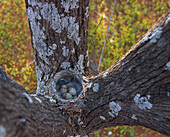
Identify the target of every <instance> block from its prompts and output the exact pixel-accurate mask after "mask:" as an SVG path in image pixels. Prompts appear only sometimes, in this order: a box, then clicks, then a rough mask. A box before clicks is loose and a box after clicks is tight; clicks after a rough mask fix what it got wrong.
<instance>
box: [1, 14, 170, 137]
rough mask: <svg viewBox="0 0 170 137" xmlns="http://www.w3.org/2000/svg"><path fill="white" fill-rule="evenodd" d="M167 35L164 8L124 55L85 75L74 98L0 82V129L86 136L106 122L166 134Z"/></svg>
mask: <svg viewBox="0 0 170 137" xmlns="http://www.w3.org/2000/svg"><path fill="white" fill-rule="evenodd" d="M169 36H170V22H169V13H168V14H166V15H165V16H164V17H163V18H162V19H160V20H159V21H158V22H157V23H156V24H155V25H154V26H153V28H152V29H151V30H149V31H148V33H147V34H146V35H145V37H144V38H143V39H142V40H140V41H139V42H138V43H137V44H136V45H134V46H133V47H132V49H131V50H130V51H129V52H128V53H127V54H126V55H125V56H124V57H123V58H122V60H120V61H118V62H117V63H116V64H115V65H113V66H112V67H110V68H109V69H108V70H107V71H105V72H103V73H101V74H99V75H98V76H97V77H92V78H90V79H88V80H87V81H88V83H87V82H85V83H84V85H83V86H84V87H83V90H82V92H81V94H80V95H79V97H78V98H76V99H73V100H64V99H59V98H55V96H54V97H50V96H47V95H46V96H40V95H39V96H37V95H30V94H27V93H25V92H24V93H23V92H21V91H18V90H15V89H13V88H11V87H10V86H9V85H7V84H4V83H2V82H0V106H1V107H0V129H1V130H0V132H3V135H4V134H5V135H4V136H9V137H10V136H59V137H61V136H71V135H72V136H75V135H80V136H84V135H87V134H88V133H91V132H93V131H95V130H98V129H101V128H105V127H111V126H117V125H142V126H145V127H148V128H151V129H153V130H156V131H158V132H160V133H163V134H166V135H170V131H169V129H170V122H169V121H170V100H169V97H170V93H169V89H170V73H169V70H170V54H169V53H170V39H169ZM61 74H62V73H61ZM68 74H69V73H68ZM2 129H3V130H2Z"/></svg>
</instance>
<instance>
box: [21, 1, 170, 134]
mask: <svg viewBox="0 0 170 137" xmlns="http://www.w3.org/2000/svg"><path fill="white" fill-rule="evenodd" d="M43 4H48V3H43ZM63 4H67V3H63ZM69 4H73V5H72V6H73V7H74V8H75V9H76V10H78V11H79V10H80V9H81V6H80V5H81V4H79V6H80V7H78V8H76V4H75V2H72V3H69ZM61 5H62V3H61ZM29 6H30V7H31V8H30V7H29ZM36 6H37V3H36V2H34V1H33V2H32V3H28V7H27V8H28V9H29V10H28V16H29V20H30V24H31V23H32V24H31V28H32V29H31V30H32V36H33V38H32V39H33V47H34V54H35V58H36V59H37V60H38V61H37V67H38V68H37V72H42V73H38V74H39V75H38V82H39V83H38V93H39V94H44V93H45V92H44V91H46V92H47V89H46V87H48V86H49V87H50V84H51V83H52V82H51V81H52V80H51V81H50V79H48V78H49V77H51V79H55V78H56V77H54V76H52V74H53V73H54V74H53V75H55V73H56V72H55V71H59V70H61V69H65V67H66V68H70V69H72V70H76V71H78V72H79V73H80V74H83V73H84V74H85V73H87V71H85V70H86V69H84V68H87V67H86V64H88V63H87V61H88V60H86V59H85V56H86V55H87V52H86V53H85V52H84V53H82V54H80V53H79V54H78V53H77V51H76V53H77V55H78V56H74V57H72V56H69V53H70V52H69V51H72V52H71V53H72V54H74V50H73V47H74V46H75V44H79V43H78V42H79V37H77V33H78V31H77V30H78V25H79V24H81V23H78V25H77V23H75V21H76V20H75V19H74V18H73V17H72V18H71V17H68V18H66V17H65V16H64V15H63V17H59V16H57V17H56V16H55V17H54V16H49V18H48V16H47V17H44V14H43V12H44V11H49V13H50V14H51V15H53V14H54V15H58V13H57V12H58V11H56V8H55V6H57V7H58V5H57V4H54V3H50V4H49V5H47V7H45V6H42V3H41V2H39V4H38V8H40V9H38V8H35V7H36ZM59 6H60V4H59ZM72 6H70V7H69V8H70V9H71V7H72ZM44 7H45V8H47V10H46V9H45V10H42V9H44ZM62 8H63V9H65V12H66V14H68V15H70V14H71V13H68V10H69V8H68V7H62ZM74 8H73V13H74V12H76V10H75V9H74ZM82 9H84V11H83V10H80V11H82V12H84V13H85V9H86V8H83V6H82ZM40 10H42V11H41V14H42V15H41V16H43V18H45V21H42V22H41V19H40V18H42V17H41V16H40V17H39V16H38V14H37V12H39V11H40ZM34 12H35V13H36V14H37V16H35V13H34ZM46 15H48V13H47V14H46ZM71 15H72V14H71ZM73 15H74V14H73ZM80 15H81V14H80ZM82 15H83V14H82ZM35 17H37V18H38V19H35ZM60 19H61V20H66V22H65V23H66V24H65V23H64V24H62V23H61V21H60ZM81 19H82V18H81ZM39 20H40V22H39ZM165 20H167V19H166V18H165ZM165 20H164V21H162V24H161V23H160V24H159V25H163V26H166V25H167V24H166V23H165V22H167V21H165ZM84 21H85V20H84ZM56 22H59V23H61V24H57V25H56ZM62 22H63V21H62ZM67 22H69V23H68V24H67ZM82 22H83V21H82ZM51 24H53V25H54V26H48V25H51ZM85 24H86V23H85ZM85 24H84V25H85ZM164 24H166V25H164ZM43 25H45V26H46V25H47V26H48V28H50V27H52V28H53V27H54V28H53V29H54V30H55V31H56V32H54V33H60V31H61V30H62V29H63V30H64V29H66V28H67V29H68V30H67V29H66V30H64V31H66V32H65V33H66V34H65V35H66V36H65V37H64V38H66V37H67V39H68V41H69V40H70V39H72V40H73V41H74V42H70V41H69V43H73V47H72V46H71V47H72V49H70V48H69V47H65V48H64V46H63V48H62V49H61V48H58V45H57V46H56V45H54V44H55V43H54V44H51V43H48V41H45V42H44V41H42V39H46V38H48V40H49V41H50V42H53V40H52V38H51V39H50V38H49V37H50V36H52V35H50V36H48V35H49V34H48V32H47V33H46V34H45V35H47V36H44V33H43V32H41V30H40V29H43ZM85 26H86V25H85ZM156 27H157V26H156ZM156 27H155V28H156ZM81 28H82V29H83V27H81ZM155 28H153V29H152V30H155V31H153V32H152V31H151V32H152V33H150V34H149V35H148V37H145V39H144V41H143V42H141V43H140V44H139V45H138V46H137V47H138V49H140V46H141V45H142V44H146V43H145V42H148V40H149V39H151V40H150V41H151V42H150V44H151V45H153V43H156V42H157V39H159V38H160V37H161V34H162V26H161V27H160V28H159V27H158V29H155ZM60 29H61V30H60ZM69 29H71V30H72V31H71V32H74V33H73V35H72V34H70V31H69ZM163 29H164V27H163ZM45 30H46V27H45ZM43 31H44V30H43ZM47 31H50V29H49V30H47ZM51 32H52V30H51ZM83 32H84V33H85V34H84V33H83V34H82V35H83V36H84V35H86V31H83ZM163 32H164V31H163ZM165 32H166V31H165ZM67 33H68V34H67ZM163 34H164V33H163ZM53 35H55V34H53ZM165 35H166V34H165ZM155 36H156V37H155ZM57 37H58V38H63V36H58V35H57ZM147 38H148V39H147ZM161 38H162V37H161ZM66 41H67V40H66ZM83 41H86V40H84V39H83ZM155 41H156V42H155ZM46 42H47V43H48V44H49V45H51V47H50V46H49V45H48V46H49V47H48V46H47V48H46V45H47V43H46ZM54 42H55V39H54ZM56 42H60V44H63V42H64V41H63V40H61V41H56ZM44 43H45V44H46V45H45V44H44ZM65 43H66V42H65ZM167 43H168V42H167ZM167 43H166V44H165V46H167ZM66 45H67V44H66ZM86 45H87V44H86ZM85 47H87V46H84V48H85ZM158 47H159V46H158ZM56 48H58V49H59V50H61V52H59V56H58V57H61V59H60V60H62V58H63V60H64V61H63V62H62V61H61V63H60V64H59V65H57V63H58V61H57V63H56V62H55V59H58V57H54V61H50V63H51V62H54V64H55V63H56V64H55V65H52V63H51V65H52V66H56V67H57V66H58V67H59V66H60V67H59V68H54V70H52V71H53V72H49V69H48V65H49V64H48V59H51V60H52V59H53V58H50V57H49V58H47V57H48V56H51V54H52V53H51V52H52V51H51V50H56ZM47 49H48V50H47ZM167 49H168V48H167ZM76 50H78V51H79V47H76ZM136 50H137V49H136ZM140 50H141V51H145V50H146V49H145V48H141V49H140ZM140 50H139V51H140ZM147 50H149V49H147ZM152 50H153V51H154V48H152ZM168 50H169V49H168ZM168 50H167V52H168ZM80 51H81V50H80ZM82 51H86V50H83V49H82ZM132 51H133V50H132ZM134 51H135V50H134ZM148 52H149V51H148ZM132 53H134V55H135V52H132ZM132 53H131V54H130V55H133V54H132ZM154 53H155V51H154ZM159 53H161V50H160V51H159ZM60 55H61V56H60ZM140 55H142V54H139V57H141V56H140ZM164 55H166V53H165V54H164ZM164 55H163V56H164ZM56 56H57V55H56ZM67 56H69V58H65V57H67ZM126 57H128V56H126ZM167 57H168V56H166V58H167ZM86 58H88V56H86ZM128 58H130V57H128ZM152 58H153V57H151V59H152ZM72 59H73V62H71V61H72ZM126 59H127V58H125V60H126ZM136 59H137V61H138V60H139V58H136ZM149 59H150V58H149ZM149 59H147V56H146V60H148V61H149ZM65 60H69V63H70V64H68V62H67V63H65V64H63V63H64V62H65ZM74 60H76V61H75V62H74ZM83 61H84V62H85V63H84V62H83ZM142 61H145V58H144V57H143V59H142ZM157 61H159V59H158V60H157ZM161 61H162V63H163V62H164V61H167V60H166V59H165V60H164V61H163V60H161ZM74 63H75V64H74ZM119 63H120V64H119ZM157 63H158V64H159V62H157ZM164 63H165V62H164ZM84 64H85V65H84ZM129 65H130V63H129ZM133 65H135V64H133ZM52 66H50V67H49V68H52ZM82 66H84V68H83V67H82ZM119 66H121V67H122V68H121V67H120V68H121V69H123V68H124V67H125V68H126V67H127V66H126V64H125V66H124V62H123V61H122V62H121V61H120V62H118V63H117V64H116V66H115V68H114V67H113V70H112V72H113V73H114V71H115V72H116V74H119V73H118V72H119V71H120V70H121V69H118V68H119ZM138 66H140V65H139V64H138ZM164 66H166V69H167V67H168V62H166V65H164ZM117 67H118V68H117ZM134 67H135V66H134ZM140 67H142V65H141V66H140ZM140 67H139V68H140ZM136 68H138V67H136ZM56 69H58V70H56ZM131 69H132V68H131ZM131 69H130V70H129V69H128V70H129V71H131ZM147 69H150V68H147ZM147 69H146V70H145V71H146V72H149V71H148V70H147ZM134 70H135V71H136V69H134ZM137 70H138V69H137ZM150 70H152V69H150ZM160 70H161V69H160ZM110 71H111V70H110ZM135 71H134V72H135ZM145 71H144V72H145ZM121 72H122V70H121ZM137 72H138V73H139V72H140V69H139V70H138V71H137ZM167 72H168V71H166V74H167ZM141 73H142V72H141ZM49 74H50V75H49ZM139 74H140V73H139ZM142 74H144V73H142ZM75 75H77V74H75ZM101 75H102V74H101ZM101 75H99V76H98V77H96V78H94V79H89V82H88V83H89V84H88V87H90V85H91V86H94V87H93V88H92V90H94V91H95V92H96V91H98V88H99V87H100V88H101V84H100V82H99V81H96V80H100V77H102V76H101ZM155 75H157V74H156V73H155ZM55 76H56V75H55ZM57 76H58V75H57ZM115 76H116V75H114V77H115ZM119 76H121V75H119ZM122 76H123V77H124V78H125V79H126V80H127V81H126V82H127V83H128V79H127V76H126V75H123V73H122ZM128 76H129V74H128ZM166 76H168V75H166ZM104 77H105V75H104ZM107 77H108V78H110V77H111V75H108V76H106V78H107ZM123 77H120V78H118V79H116V81H115V82H114V80H113V79H111V78H113V77H111V78H110V79H108V80H107V79H106V81H107V82H108V83H109V81H110V80H112V82H114V83H116V82H117V83H116V84H118V85H116V84H115V85H113V84H112V86H117V87H116V90H120V87H121V88H123V86H121V85H119V84H120V83H119V82H120V81H121V79H124V78H123ZM148 77H149V76H148ZM130 79H131V78H130ZM148 79H149V78H147V79H146V80H148ZM163 79H165V78H163ZM48 80H49V81H48ZM102 80H103V79H102ZM91 81H95V82H96V83H94V84H92V83H91ZM134 81H135V79H134ZM98 82H99V83H98ZM101 83H104V82H103V81H101ZM134 83H135V82H134ZM149 84H151V83H149V82H148V85H149ZM44 85H46V86H44ZM99 85H100V86H99ZM106 85H107V84H106ZM106 85H105V86H106ZM125 85H126V84H125ZM125 85H124V86H125ZM110 86H111V85H110ZM44 87H45V88H44ZM51 87H53V86H51ZM132 87H133V86H132ZM100 88H99V89H100ZM134 88H136V87H134ZM167 88H168V86H167ZM103 89H105V88H104V86H103ZM50 90H51V89H50ZM50 90H49V91H50ZM90 90H91V89H90ZM90 90H89V91H87V92H86V93H87V96H86V95H85V97H87V99H89V101H88V102H87V103H90V98H88V94H89V93H91V92H90ZM123 90H125V89H122V92H121V93H124V92H123ZM131 90H132V91H133V89H131ZM143 90H147V88H146V89H143ZM99 91H100V90H99ZM107 92H108V91H107ZM159 92H160V91H159ZM92 93H93V92H92ZM103 93H105V92H104V90H103ZM110 93H112V92H111V91H110ZM125 93H126V94H128V92H127V91H126V92H125ZM142 93H143V92H142ZM50 94H52V93H50ZM114 94H115V93H114ZM145 94H146V92H145ZM24 95H25V96H26V98H27V99H28V100H29V102H30V103H31V102H32V101H31V99H30V98H29V96H27V94H24ZM103 95H104V94H103ZM120 95H121V94H119V97H118V100H119V98H120V100H119V101H121V100H122V99H123V95H122V97H121V96H120ZM143 96H144V95H143ZM85 97H83V98H82V99H81V98H80V100H77V102H76V103H80V102H81V104H83V105H84V101H85V100H84V98H85ZM98 97H99V98H100V96H98ZM106 97H107V96H106ZM115 97H116V96H115ZM132 97H134V96H133V95H132ZM132 97H131V98H130V99H129V100H128V101H130V100H132ZM149 97H150V96H148V98H146V97H140V94H136V96H135V97H134V101H135V100H138V101H141V102H144V104H145V105H149V106H144V108H143V107H142V106H141V104H140V103H139V102H138V103H139V104H138V105H139V108H141V109H142V108H143V109H145V108H148V109H149V108H151V107H152V104H150V103H149V102H148V100H149ZM36 98H37V97H36ZM96 98H97V94H96ZM99 98H98V99H99ZM110 98H112V96H111V97H110ZM102 99H103V100H104V97H103V98H102ZM37 100H38V99H37ZM82 100H83V103H82ZM99 100H100V99H99ZM99 100H98V101H99ZM103 100H102V101H99V102H100V105H102V102H103V103H104V101H103ZM110 100H115V99H110ZM118 100H117V101H118ZM123 100H124V99H123ZM108 101H109V100H108ZM119 101H118V102H119ZM39 102H41V101H40V100H39ZM61 102H62V101H61ZM92 102H93V103H96V106H97V102H95V98H94V99H93V101H92ZM158 102H159V101H158ZM65 103H66V102H65ZM76 103H75V104H76ZM105 103H106V102H105ZM124 103H125V102H124ZM133 103H134V102H133ZM161 103H162V102H161ZM105 105H106V106H107V105H108V106H110V109H111V112H110V113H108V114H110V115H111V116H112V117H115V116H116V115H118V112H116V111H120V110H121V107H123V103H122V106H121V107H120V105H118V103H115V102H114V101H111V102H110V105H109V102H107V103H106V104H105ZM162 105H164V104H163V103H162ZM68 106H69V105H68V104H67V105H66V108H62V109H64V112H65V113H68V114H67V115H69V116H68V121H69V123H70V120H73V121H74V120H75V121H76V122H73V123H77V121H79V117H81V113H80V112H79V111H80V110H81V109H78V110H74V109H75V107H73V110H70V108H69V110H67V109H68V108H67V107H68ZM78 106H79V107H80V108H81V107H82V106H81V105H80V104H79V105H78ZM87 106H88V105H86V107H87ZM83 107H84V106H83ZM91 107H92V109H94V108H95V106H93V105H92V106H91ZM93 107H94V108H93ZM96 108H97V107H96ZM98 108H100V107H98ZM115 108H116V110H115ZM127 108H128V107H127ZM83 110H84V109H83ZM89 110H90V109H89ZM167 110H168V109H167ZM84 111H85V110H84ZM71 112H77V114H74V113H73V114H72V113H71ZM121 112H122V113H123V110H121ZM83 113H84V112H83ZM63 115H64V114H63ZM83 115H84V114H83ZM70 116H71V118H70ZM35 117H36V116H35ZM134 117H135V116H134ZM165 117H166V115H165ZM100 118H101V119H105V117H104V116H100ZM69 119H70V120H69ZM79 122H80V121H79ZM112 122H113V121H112ZM119 122H120V121H119ZM126 122H127V121H126ZM80 123H82V122H80ZM107 123H108V122H107ZM115 123H116V122H114V124H115ZM120 123H121V122H120ZM155 123H156V122H155ZM71 124H72V123H71ZM121 124H126V123H121ZM128 124H130V122H128ZM140 124H141V123H140ZM102 125H103V126H104V125H105V124H102ZM84 126H85V125H84ZM105 126H106V125H105ZM107 126H108V125H107ZM107 126H106V127H107ZM145 126H146V125H145ZM167 126H168V125H167ZM86 127H87V126H86ZM89 127H90V126H89ZM100 128H101V127H100ZM152 128H153V127H152ZM68 129H69V128H68ZM86 129H87V128H86ZM72 130H74V128H72ZM79 130H80V129H79ZM91 130H92V129H91ZM93 130H95V128H94V129H93ZM57 131H60V132H61V129H60V128H58V130H57ZM64 131H65V130H64ZM65 132H66V131H65ZM72 132H74V133H76V132H78V133H79V132H80V131H72ZM83 132H86V130H85V127H84V129H83ZM88 132H90V130H89V131H88ZM163 132H166V131H163ZM41 134H43V133H41ZM47 134H48V133H47ZM67 134H71V133H69V131H67V133H65V134H64V135H67ZM82 134H84V133H82Z"/></svg>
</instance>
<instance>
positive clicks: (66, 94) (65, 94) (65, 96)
mask: <svg viewBox="0 0 170 137" xmlns="http://www.w3.org/2000/svg"><path fill="white" fill-rule="evenodd" d="M63 98H64V99H67V100H68V99H73V96H72V95H71V94H70V93H64V94H63Z"/></svg>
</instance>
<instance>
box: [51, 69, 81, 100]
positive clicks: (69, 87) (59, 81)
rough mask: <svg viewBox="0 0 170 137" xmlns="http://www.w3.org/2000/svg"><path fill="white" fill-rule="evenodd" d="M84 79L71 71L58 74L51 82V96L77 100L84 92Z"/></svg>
mask: <svg viewBox="0 0 170 137" xmlns="http://www.w3.org/2000/svg"><path fill="white" fill-rule="evenodd" d="M82 83H83V79H82V77H81V76H80V75H78V74H76V73H74V72H73V71H70V70H64V71H61V72H59V73H57V74H56V75H55V76H54V79H53V80H52V81H51V82H50V84H49V85H50V88H49V89H50V94H51V95H55V96H57V98H58V99H64V100H73V99H76V98H77V97H78V96H79V95H80V93H81V91H82V90H83V86H82Z"/></svg>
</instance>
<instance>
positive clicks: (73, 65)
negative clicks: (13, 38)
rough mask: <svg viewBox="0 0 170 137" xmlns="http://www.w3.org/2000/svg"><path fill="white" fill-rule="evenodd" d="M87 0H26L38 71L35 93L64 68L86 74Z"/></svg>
mask: <svg viewBox="0 0 170 137" xmlns="http://www.w3.org/2000/svg"><path fill="white" fill-rule="evenodd" d="M88 4H89V0H81V1H78V0H72V1H69V0H66V1H64V0H57V1H54V0H39V1H36V0H26V8H27V16H28V21H29V25H30V31H31V36H32V45H33V50H34V59H35V64H36V74H37V93H38V94H48V92H47V89H46V87H47V86H48V83H49V82H50V81H51V80H52V79H54V75H55V74H56V73H57V72H59V71H61V70H65V69H70V70H74V71H75V72H77V73H79V74H82V75H88V67H89V62H88V47H87V38H88V37H87V35H88Z"/></svg>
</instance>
